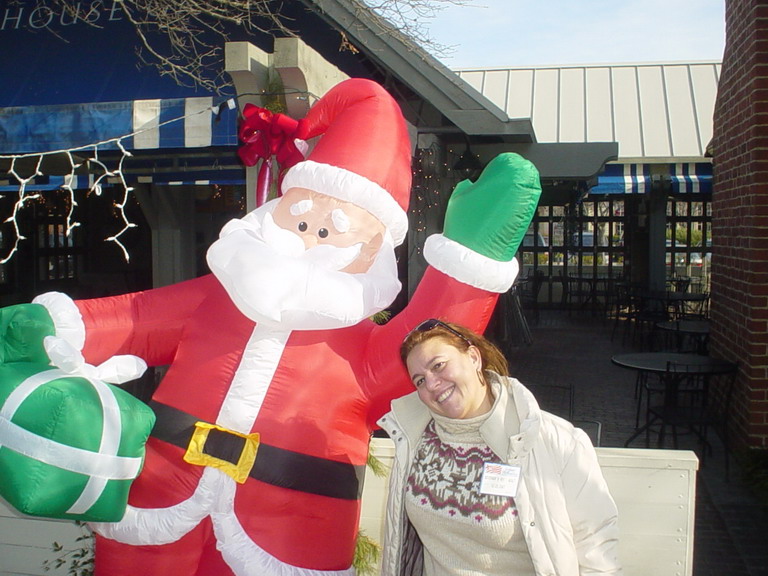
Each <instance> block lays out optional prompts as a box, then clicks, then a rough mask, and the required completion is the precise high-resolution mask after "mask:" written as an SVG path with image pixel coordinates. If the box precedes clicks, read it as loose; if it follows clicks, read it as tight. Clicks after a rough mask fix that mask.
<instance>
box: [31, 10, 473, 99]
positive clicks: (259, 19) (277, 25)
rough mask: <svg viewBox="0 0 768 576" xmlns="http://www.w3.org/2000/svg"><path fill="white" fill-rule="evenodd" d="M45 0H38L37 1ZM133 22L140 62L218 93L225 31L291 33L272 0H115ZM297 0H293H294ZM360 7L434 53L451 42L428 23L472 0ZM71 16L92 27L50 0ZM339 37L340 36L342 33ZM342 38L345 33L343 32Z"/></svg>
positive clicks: (83, 13) (223, 81)
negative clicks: (443, 11)
mask: <svg viewBox="0 0 768 576" xmlns="http://www.w3.org/2000/svg"><path fill="white" fill-rule="evenodd" d="M43 1H44V0H39V2H40V3H42V2H43ZM114 1H115V4H116V5H118V6H119V7H120V8H121V9H122V12H123V14H124V16H125V19H126V20H127V21H128V22H130V24H131V25H132V27H133V29H134V31H135V33H136V35H137V37H138V42H139V48H137V56H138V58H139V61H140V63H141V64H143V65H145V66H150V67H154V68H156V69H157V71H158V72H159V73H160V75H162V76H168V77H170V78H172V79H173V80H174V82H176V83H177V84H179V85H181V86H190V87H200V88H203V89H205V90H206V91H209V92H213V93H221V92H222V90H223V89H224V88H225V87H226V86H227V85H228V84H229V82H228V79H227V78H226V77H225V76H224V72H223V70H222V69H221V68H222V67H221V58H222V47H223V46H224V44H225V42H226V41H227V40H228V38H229V33H228V31H230V30H233V29H235V28H240V29H242V30H244V31H246V32H254V33H255V32H258V33H266V34H275V35H280V36H295V32H294V31H293V30H292V29H291V24H292V23H291V22H290V21H289V20H288V19H287V17H286V16H285V14H284V11H283V2H281V1H275V0H114ZM293 1H296V0H293ZM352 1H353V2H355V3H356V4H358V5H359V7H360V9H361V10H373V11H374V12H375V13H376V14H378V15H379V16H380V17H381V18H383V19H384V20H386V22H387V23H388V24H389V25H391V27H390V26H388V25H384V26H383V27H382V33H384V34H396V35H399V36H400V37H401V38H403V39H405V40H406V41H409V42H411V43H413V42H416V43H418V44H420V45H421V46H422V47H424V48H428V49H430V50H431V51H432V52H433V53H436V54H442V53H445V52H446V51H448V50H449V49H450V47H447V46H442V45H439V44H438V43H437V42H435V41H434V40H433V39H432V38H431V36H430V35H429V32H428V26H427V23H428V21H429V20H430V19H431V18H434V16H435V15H436V14H437V12H439V11H440V10H441V9H443V8H445V7H446V6H448V5H466V4H470V3H472V0H352ZM51 4H54V5H56V6H58V7H60V9H61V10H62V11H64V12H66V13H67V14H68V15H69V16H70V18H72V19H79V20H81V21H82V22H85V23H88V24H91V25H94V26H96V25H97V24H96V23H94V22H92V21H91V20H89V18H88V15H87V10H90V9H91V8H90V7H89V6H84V3H83V2H82V1H81V0H49V2H48V5H51ZM342 36H343V35H342ZM343 37H344V36H343Z"/></svg>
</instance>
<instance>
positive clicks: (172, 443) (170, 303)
mask: <svg viewBox="0 0 768 576" xmlns="http://www.w3.org/2000/svg"><path fill="white" fill-rule="evenodd" d="M494 303H495V296H494V295H492V294H491V293H489V292H485V291H482V290H478V289H476V288H472V287H470V286H467V285H465V284H461V283H459V282H457V281H455V280H452V279H451V278H449V277H448V276H445V275H443V274H442V273H440V272H438V271H436V270H434V269H431V268H430V269H429V270H428V271H427V273H426V275H425V277H424V279H423V280H422V283H421V284H420V286H419V289H418V290H417V293H416V294H415V295H414V297H413V299H412V300H411V302H410V304H409V306H408V308H407V309H406V310H405V311H404V312H403V313H401V314H399V315H398V316H397V317H395V318H394V319H393V320H392V321H391V322H389V323H388V324H386V325H383V326H378V325H376V324H374V323H373V322H370V321H364V322H361V323H360V324H357V325H355V326H351V327H349V328H342V329H337V330H326V331H295V332H290V331H283V330H280V329H275V328H262V327H260V326H258V325H256V324H255V323H254V322H252V321H250V320H249V319H247V318H246V317H245V316H243V315H242V314H241V313H240V312H239V311H238V310H237V308H236V307H235V306H234V305H233V304H232V302H231V300H230V298H229V297H228V296H227V294H226V292H225V291H224V289H223V288H222V287H221V285H220V284H219V283H218V281H217V280H216V279H215V278H214V277H212V276H206V277H203V278H199V279H196V280H192V281H188V282H184V283H181V284H177V285H174V286H170V287H167V288H161V289H156V290H151V291H148V292H143V293H136V294H127V295H123V296H118V297H114V298H104V299H98V300H90V301H89V300H84V301H78V302H76V304H77V307H78V309H79V311H80V313H81V314H82V317H83V321H84V324H85V330H86V342H85V347H84V350H83V352H84V355H85V357H86V359H87V360H88V361H89V363H94V364H98V363H100V362H102V361H103V360H105V359H107V358H109V357H111V356H114V355H117V354H134V355H137V356H140V357H141V358H144V359H145V360H146V361H147V363H148V364H149V365H150V366H162V365H166V364H170V365H171V366H170V369H169V370H168V373H167V375H166V376H165V377H164V379H163V380H162V383H161V384H160V386H159V388H158V389H157V391H156V393H155V394H154V397H153V408H155V410H156V412H157V414H158V423H157V425H156V430H158V429H159V430H160V432H159V434H160V435H165V436H166V437H165V439H164V440H160V439H158V438H156V437H153V438H151V439H150V441H149V444H148V446H147V456H146V461H145V466H144V469H143V471H142V473H141V475H140V476H139V478H138V479H137V480H136V481H135V483H134V485H133V487H132V490H131V496H130V500H129V504H130V507H129V511H128V513H127V514H126V517H125V518H124V520H123V521H122V522H121V523H118V524H105V525H99V526H98V530H99V531H100V532H101V533H103V534H105V535H106V536H107V537H108V538H109V539H111V540H112V542H109V541H107V540H104V539H100V542H99V550H98V552H97V556H96V558H97V566H98V570H99V572H100V573H102V574H110V575H118V574H122V573H124V572H123V571H125V570H126V569H127V570H128V571H130V572H131V573H134V574H135V572H133V568H134V567H135V566H136V564H135V563H134V562H131V561H130V560H129V558H131V555H134V554H135V556H136V562H141V563H142V565H143V566H145V569H143V570H142V573H147V574H149V573H152V574H160V573H163V572H164V571H165V572H166V573H178V574H195V573H210V574H212V573H214V572H211V571H203V570H201V571H200V572H198V571H197V570H198V568H197V567H198V564H199V563H200V560H201V559H200V555H207V556H208V558H206V560H205V562H216V561H217V560H216V558H215V554H212V550H213V547H214V546H215V545H217V546H218V547H219V550H220V551H221V554H222V555H223V557H224V559H225V561H226V563H227V564H228V565H229V566H230V567H231V568H232V569H233V570H234V571H235V573H237V574H265V573H279V574H283V575H287V574H310V573H312V572H311V571H313V570H324V571H328V570H331V571H343V572H344V573H347V572H349V573H351V571H350V570H349V567H350V563H351V560H352V555H353V547H354V542H355V534H356V531H357V522H358V517H359V511H360V500H359V494H360V491H361V489H362V484H361V483H360V484H359V485H358V484H357V482H356V475H357V476H358V477H359V476H360V475H361V472H362V470H364V466H365V463H366V456H367V453H368V442H369V439H370V435H371V432H372V429H373V427H374V423H375V421H376V420H377V419H378V418H379V417H380V416H381V415H382V414H383V413H384V412H385V411H386V410H387V408H388V406H389V401H390V400H391V399H392V398H394V397H396V396H399V395H402V394H404V393H406V392H408V391H409V390H410V389H411V388H412V385H411V384H410V382H409V381H408V379H407V375H406V373H405V371H404V370H403V368H402V366H401V365H400V364H399V363H398V362H397V361H396V358H397V354H398V349H399V346H400V344H401V342H402V340H403V338H404V336H405V335H406V334H407V332H408V329H409V328H410V327H412V326H413V325H414V324H416V323H417V322H418V321H420V320H423V319H424V318H428V317H430V316H433V315H434V316H437V315H439V316H441V317H447V318H451V319H452V320H454V321H456V322H460V323H462V324H465V325H467V326H469V327H473V328H481V327H482V326H484V325H485V324H486V322H487V320H488V317H489V315H490V312H491V311H492V308H493V305H494ZM105 311H108V312H109V313H108V314H105ZM340 352H342V353H340ZM184 415H189V418H188V419H185V418H184ZM174 417H176V418H179V419H180V420H182V421H183V422H182V423H183V424H188V420H191V421H192V422H195V421H197V420H200V421H204V422H208V423H213V424H218V425H220V426H222V427H223V428H226V429H229V430H232V431H235V432H239V433H243V434H248V433H251V432H257V433H258V434H259V435H260V441H261V443H262V446H261V447H260V449H262V448H263V447H264V446H267V447H269V450H264V457H265V458H268V459H269V460H270V461H268V462H266V463H265V464H266V466H267V470H265V471H263V475H264V476H265V477H264V478H263V479H258V478H254V477H249V478H248V479H247V480H246V481H245V482H244V483H243V484H238V483H236V482H235V481H234V480H233V479H232V478H230V477H229V476H227V475H226V474H225V473H224V472H222V471H220V470H218V469H215V468H210V467H205V466H198V465H193V464H188V463H186V462H184V460H183V455H184V452H185V448H181V447H180V446H181V445H184V442H185V440H186V442H187V443H188V442H189V437H190V433H189V432H190V430H189V429H186V430H184V426H181V429H176V428H174V424H173V422H168V421H164V419H169V420H172V419H173V418H174ZM182 432H183V433H185V434H186V436H185V437H184V438H173V437H170V436H169V435H171V434H173V433H177V434H180V433H182ZM301 455H306V456H309V457H311V458H305V459H302V458H301V457H300V456H301ZM293 456H295V458H292V457H293ZM260 458H261V453H260V452H259V453H257V457H256V464H255V465H254V469H261V468H263V467H264V466H262V465H260V463H259V459H260ZM313 459H317V460H316V461H313ZM329 464H330V465H329ZM336 464H338V469H336V468H335V467H334V466H335V465H336ZM315 466H316V467H317V469H315ZM334 475H337V476H336V477H334ZM324 484H325V486H324ZM350 490H351V492H350ZM323 491H330V492H331V493H333V492H334V491H337V493H335V494H332V495H321V494H318V493H317V492H323ZM313 492H314V493H313ZM211 526H212V530H211ZM115 541H122V542H125V543H129V544H131V545H133V546H130V547H121V548H122V549H121V550H120V551H119V552H118V551H117V550H114V549H113V548H114V547H115V545H116V544H115ZM158 544H163V545H160V546H158ZM135 545H140V547H139V548H136V547H135ZM143 545H150V546H143ZM174 546H176V547H178V548H179V550H182V549H183V551H184V552H183V553H179V554H175V553H172V549H173V547H174ZM102 550H103V552H102ZM126 554H127V555H128V557H126ZM212 555H213V556H214V558H213V559H212V558H210V556H212ZM187 565H188V566H189V567H190V568H185V566H187Z"/></svg>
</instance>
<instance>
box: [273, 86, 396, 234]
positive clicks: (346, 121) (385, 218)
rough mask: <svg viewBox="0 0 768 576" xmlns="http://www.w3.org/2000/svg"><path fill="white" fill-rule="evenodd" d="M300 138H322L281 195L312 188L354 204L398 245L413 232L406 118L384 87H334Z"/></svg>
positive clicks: (304, 125)
mask: <svg viewBox="0 0 768 576" xmlns="http://www.w3.org/2000/svg"><path fill="white" fill-rule="evenodd" d="M295 136H296V137H297V138H300V139H302V140H309V139H310V138H314V137H316V136H320V139H319V140H318V142H317V144H316V146H315V147H314V149H313V150H312V151H311V152H310V154H309V157H308V158H307V159H306V160H304V161H302V162H299V163H298V164H296V165H295V166H293V167H291V168H290V169H289V170H288V171H287V172H286V173H285V176H284V177H283V180H282V190H283V191H287V190H288V189H289V188H296V187H299V188H307V189H309V190H314V191H315V192H319V193H321V194H326V195H328V196H333V197H334V198H338V199H340V200H345V201H347V202H352V203H353V204H355V205H357V206H360V207H361V208H364V209H365V210H367V211H368V212H370V213H371V214H373V215H374V216H376V218H378V219H379V220H380V221H381V222H382V223H383V224H384V225H385V226H386V227H387V229H388V230H389V232H390V234H391V235H392V238H393V240H394V242H395V245H398V244H400V243H402V241H403V240H404V239H405V235H406V233H407V232H408V217H407V214H406V211H407V209H408V200H409V197H410V190H411V144H410V139H409V137H408V130H407V127H406V125H405V119H404V118H403V115H402V112H401V111H400V108H399V107H398V105H397V103H396V102H395V101H394V99H393V98H392V96H390V95H389V93H388V92H387V91H386V90H384V88H382V87H381V86H380V85H379V84H377V83H375V82H373V81H370V80H364V79H362V78H353V79H350V80H345V81H344V82H341V83H340V84H337V85H336V86H335V87H333V88H332V89H331V90H330V91H329V92H328V93H326V94H325V96H323V97H322V98H321V99H320V100H319V101H318V102H317V103H316V104H315V105H314V106H313V107H312V108H311V109H310V111H309V113H308V114H307V116H306V117H305V118H303V119H302V120H300V121H299V126H298V128H297V131H296V133H295Z"/></svg>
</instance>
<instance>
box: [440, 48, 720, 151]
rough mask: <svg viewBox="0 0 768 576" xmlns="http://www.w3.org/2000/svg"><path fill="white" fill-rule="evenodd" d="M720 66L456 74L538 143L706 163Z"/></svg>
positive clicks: (597, 67) (592, 67)
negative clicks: (529, 128) (520, 122)
mask: <svg viewBox="0 0 768 576" xmlns="http://www.w3.org/2000/svg"><path fill="white" fill-rule="evenodd" d="M720 68H721V63H720V62H693V63H649V64H602V65H584V66H563V67H553V66H548V67H524V68H494V69H461V70H455V72H456V73H457V74H458V75H459V77H460V78H461V79H463V80H465V81H466V82H467V83H468V84H470V85H471V86H474V87H475V89H477V90H478V91H479V92H480V93H481V94H483V95H484V96H485V97H487V98H488V99H489V100H490V101H491V102H493V103H495V104H496V105H497V106H498V107H499V108H501V109H502V110H504V111H505V112H506V113H507V115H508V116H509V117H510V118H531V120H532V122H533V127H534V130H535V132H536V138H537V141H538V142H551V143H555V142H556V143H566V142H609V141H615V142H618V143H619V161H624V162H627V161H642V162H653V161H657V162H666V161H681V160H686V159H690V160H695V159H700V158H703V157H704V154H705V151H706V147H707V144H708V143H709V141H710V139H711V138H712V116H713V112H714V106H715V98H716V96H717V85H718V80H719V78H720Z"/></svg>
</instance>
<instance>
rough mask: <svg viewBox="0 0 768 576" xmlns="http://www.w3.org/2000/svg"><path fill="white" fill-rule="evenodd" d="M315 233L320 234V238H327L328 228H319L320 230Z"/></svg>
mask: <svg viewBox="0 0 768 576" xmlns="http://www.w3.org/2000/svg"><path fill="white" fill-rule="evenodd" d="M317 235H318V236H320V238H328V228H320V230H318V231H317Z"/></svg>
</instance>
